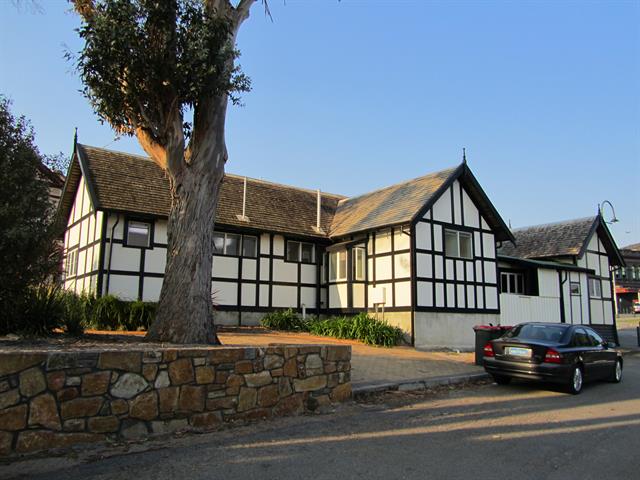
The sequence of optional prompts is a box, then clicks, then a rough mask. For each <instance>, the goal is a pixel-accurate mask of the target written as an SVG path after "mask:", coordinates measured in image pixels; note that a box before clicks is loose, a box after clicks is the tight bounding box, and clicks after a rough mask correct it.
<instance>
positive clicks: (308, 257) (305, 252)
mask: <svg viewBox="0 0 640 480" xmlns="http://www.w3.org/2000/svg"><path fill="white" fill-rule="evenodd" d="M301 254H302V261H303V262H305V263H313V244H312V243H303V244H302V247H301Z"/></svg>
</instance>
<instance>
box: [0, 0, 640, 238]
mask: <svg viewBox="0 0 640 480" xmlns="http://www.w3.org/2000/svg"><path fill="white" fill-rule="evenodd" d="M40 4H41V5H42V7H43V8H42V10H43V11H42V12H41V13H33V12H31V11H29V9H28V8H21V9H17V8H16V7H15V6H14V5H13V4H12V2H9V1H7V0H0V65H1V67H0V92H1V93H3V94H5V95H7V96H9V97H10V98H11V99H12V100H13V101H14V107H13V108H14V112H15V113H19V114H24V115H26V116H27V117H28V118H30V119H31V121H32V123H33V125H34V127H35V129H36V133H37V143H38V145H39V147H40V149H41V150H42V151H43V152H44V153H55V152H58V151H63V152H66V153H68V152H70V149H71V145H72V139H73V129H74V127H78V130H79V139H80V141H81V142H82V143H86V144H90V145H95V146H100V147H107V148H113V149H116V150H123V151H129V152H134V153H140V152H141V149H140V147H139V146H138V145H137V142H136V141H135V139H122V140H119V141H117V142H114V135H113V133H112V132H111V131H110V129H109V127H108V126H106V125H100V124H99V123H98V121H97V118H96V117H95V115H94V114H93V113H92V111H91V109H90V107H89V105H88V103H87V101H86V100H85V99H84V98H83V97H82V95H81V94H80V93H79V92H78V90H79V89H80V88H81V85H80V82H79V80H78V78H77V77H76V76H75V74H74V73H73V68H72V65H70V64H69V63H67V62H66V61H65V60H64V59H63V54H64V51H65V48H68V49H69V50H72V51H78V50H79V49H80V46H81V44H80V42H79V40H78V39H77V37H76V34H75V32H74V28H75V27H77V25H78V20H77V18H76V17H75V16H74V15H73V14H72V13H70V12H68V4H67V3H66V2H65V1H62V0H59V1H54V0H51V1H48V0H40ZM270 5H271V10H272V13H273V19H274V21H273V22H271V21H270V20H268V19H267V18H265V16H264V14H263V12H262V10H261V9H260V7H259V6H256V7H254V10H253V12H252V16H251V18H249V20H248V21H247V22H246V23H245V24H244V25H243V27H242V30H241V32H240V36H239V41H238V45H239V48H240V50H241V52H242V57H241V60H240V61H241V64H242V66H243V69H244V71H245V72H246V73H247V74H248V75H249V76H250V77H251V78H252V81H253V91H252V92H251V93H249V94H246V95H245V96H244V103H245V106H244V107H242V108H231V110H230V112H229V115H228V122H227V141H228V146H229V152H230V161H229V163H228V165H227V171H230V172H233V173H237V174H241V175H248V176H252V177H257V178H264V179H267V180H272V181H277V182H282V183H287V184H293V185H297V186H302V187H308V188H321V189H322V190H324V191H328V192H335V193H341V194H345V195H355V194H359V193H363V192H366V191H368V190H373V189H376V188H380V187H383V186H385V185H388V184H392V183H396V182H399V181H402V180H406V179H409V178H413V177H417V176H420V175H423V174H426V173H428V172H431V171H434V170H439V169H442V168H446V167H448V166H450V165H455V164H457V163H459V162H460V160H461V152H462V147H466V148H467V157H468V162H469V165H470V167H471V168H472V170H473V171H474V173H475V174H476V176H477V177H478V179H479V180H480V183H481V184H482V185H483V187H484V188H485V190H486V192H487V194H488V195H489V197H490V198H491V199H492V201H493V203H494V204H495V206H496V207H497V208H498V210H499V211H500V213H501V214H502V216H503V217H504V218H505V220H507V221H509V220H510V221H511V224H512V226H513V227H519V226H525V225H531V224H537V223H546V222H552V221H558V220H563V219H568V218H578V217H583V216H587V215H592V214H595V213H596V208H597V204H598V203H599V202H602V201H603V200H605V199H607V200H610V201H611V202H612V203H613V204H614V206H615V208H616V213H617V216H618V217H619V218H620V220H621V222H620V223H618V224H615V225H613V226H612V231H613V232H614V235H615V237H616V239H617V241H618V243H619V245H621V246H623V245H627V244H630V243H635V242H640V2H639V1H607V2H566V1H537V2H516V1H513V2H505V1H468V2H462V1H457V2H456V1H444V2H435V1H434V2H431V1H420V0H413V1H411V0H342V1H341V2H337V1H333V0H297V1H296V0H287V1H286V3H285V2H283V1H281V0H270ZM610 215H611V214H610V213H609V211H607V212H606V217H607V218H609V217H610Z"/></svg>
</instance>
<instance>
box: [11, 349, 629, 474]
mask: <svg viewBox="0 0 640 480" xmlns="http://www.w3.org/2000/svg"><path fill="white" fill-rule="evenodd" d="M639 433H640V356H634V357H633V358H632V357H628V358H627V365H626V368H625V378H624V381H623V382H622V383H621V384H619V385H614V384H607V383H601V384H594V385H589V386H587V388H586V390H585V391H584V392H583V393H582V394H581V395H578V396H571V395H567V394H564V393H562V392H561V391H560V390H558V389H553V388H551V387H548V388H546V389H544V388H543V389H537V388H533V387H532V386H529V385H524V384H514V385H511V386H507V387H498V386H497V385H494V384H491V385H489V384H487V385H481V386H474V387H471V388H468V389H464V390H454V391H447V392H441V393H439V394H436V395H433V394H431V395H428V396H417V395H407V394H389V395H387V396H385V397H384V398H382V399H379V400H378V401H377V402H372V403H369V404H353V405H348V406H344V407H341V408H340V409H338V411H336V412H333V413H329V414H325V415H316V416H309V417H298V418H289V419H284V420H280V421H274V422H268V423H264V424H261V425H254V426H248V427H241V428H234V429H230V430H227V431H224V432H218V433H214V434H207V435H197V436H194V435H191V436H186V437H182V438H178V439H173V440H171V443H170V444H169V446H166V445H162V444H160V443H152V444H147V445H146V446H145V447H144V448H146V449H147V451H135V450H131V451H129V452H128V453H127V454H123V453H122V452H118V450H117V449H116V450H112V451H102V452H98V453H96V451H89V452H88V453H87V452H84V453H81V454H80V455H79V456H76V457H68V456H67V457H60V458H54V459H46V460H45V459H40V460H30V461H27V462H18V463H14V464H12V465H10V466H4V467H3V466H0V478H12V477H15V476H17V475H20V474H21V475H23V476H24V478H34V479H45V478H46V479H48V480H53V479H66V480H74V479H87V478H100V479H120V478H127V479H136V480H144V479H153V480H162V479H171V480H176V479H182V478H189V479H216V478H220V479H226V480H233V479H242V480H248V479H260V480H266V479H288V478H291V479H299V478H314V479H331V480H335V479H336V478H365V479H385V480H388V479H396V478H416V479H418V478H419V479H423V478H436V479H439V478H447V479H465V480H468V479H470V478H505V479H518V480H527V479H536V480H538V479H540V478H544V479H578V478H579V479H581V480H587V479H598V480H602V479H606V478H615V479H619V480H621V479H632V478H639V477H638V475H639V469H640V434H639ZM92 455H94V456H93V457H92ZM101 455H107V456H109V455H111V456H110V457H108V458H100V456H101Z"/></svg>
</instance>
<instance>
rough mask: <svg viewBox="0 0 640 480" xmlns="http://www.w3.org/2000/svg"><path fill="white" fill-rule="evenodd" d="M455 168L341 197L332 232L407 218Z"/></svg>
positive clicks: (341, 231) (389, 223) (341, 233)
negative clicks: (372, 190)
mask: <svg viewBox="0 0 640 480" xmlns="http://www.w3.org/2000/svg"><path fill="white" fill-rule="evenodd" d="M455 171H456V169H455V168H449V169H446V170H442V171H440V172H435V173H431V174H429V175H425V176H424V177H419V178H415V179H413V180H409V181H407V182H403V183H399V184H396V185H391V186H389V187H385V188H383V189H380V190H376V191H374V192H370V193H365V194H364V195H360V196H358V197H352V198H345V199H343V200H340V202H339V203H338V210H337V212H336V215H335V217H334V218H333V223H332V224H331V236H332V237H340V236H343V235H346V234H348V233H352V232H359V231H364V230H371V229H374V228H380V227H384V226H386V225H398V224H401V223H405V222H407V223H408V222H410V221H411V220H412V219H413V217H414V215H415V214H416V213H417V211H418V210H419V209H421V208H422V207H423V205H425V204H426V203H427V201H429V200H430V199H431V198H432V197H433V195H434V194H435V193H436V192H437V191H438V189H439V188H440V187H442V186H443V185H444V183H445V182H446V181H447V180H448V179H449V177H451V175H452V174H453V173H454V172H455Z"/></svg>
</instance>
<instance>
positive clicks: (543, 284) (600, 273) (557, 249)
mask: <svg viewBox="0 0 640 480" xmlns="http://www.w3.org/2000/svg"><path fill="white" fill-rule="evenodd" d="M513 234H514V236H515V243H505V244H503V245H502V246H501V248H499V250H498V267H499V271H500V288H501V294H500V302H501V313H500V317H501V318H500V320H501V323H503V324H513V323H517V322H522V321H546V322H562V323H573V324H576V323H577V324H589V325H590V326H591V327H593V328H595V329H596V330H598V331H599V332H600V334H601V335H603V336H604V337H606V338H608V339H610V340H613V341H616V342H617V331H616V326H615V303H614V299H613V296H614V295H613V292H614V288H613V278H614V273H613V272H614V271H615V269H616V267H619V266H623V265H624V261H623V259H622V256H621V254H620V251H619V250H618V247H617V246H616V243H615V241H614V239H613V237H612V236H611V233H610V232H609V229H608V228H607V224H606V223H605V221H604V220H603V219H602V217H601V216H600V215H597V216H594V217H588V218H581V219H577V220H569V221H564V222H557V223H550V224H545V225H537V226H532V227H526V228H521V229H516V230H514V231H513Z"/></svg>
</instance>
